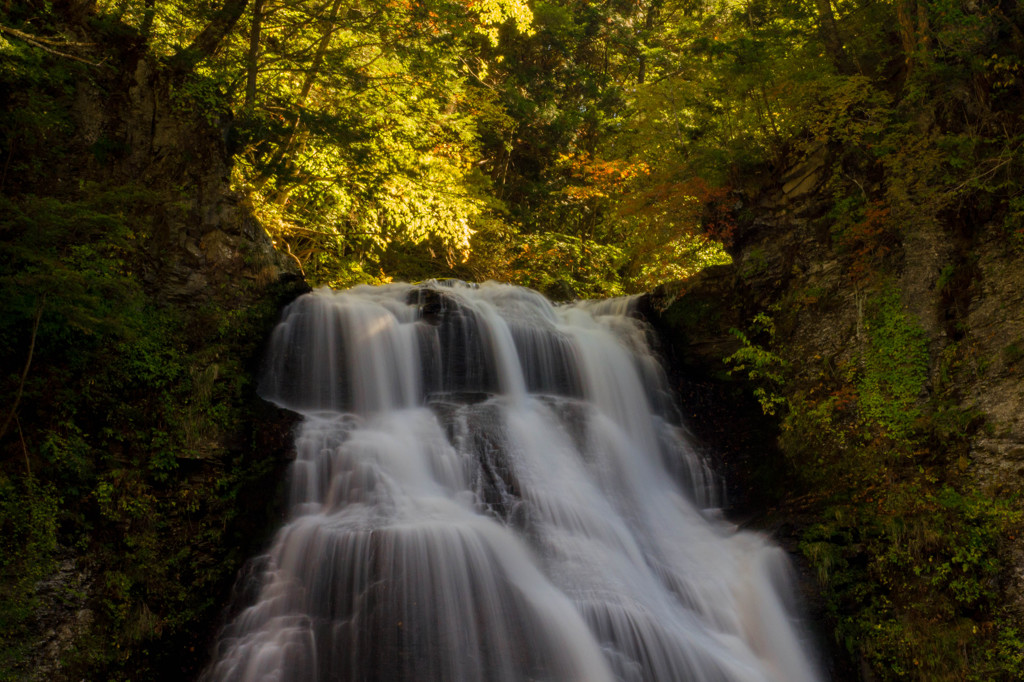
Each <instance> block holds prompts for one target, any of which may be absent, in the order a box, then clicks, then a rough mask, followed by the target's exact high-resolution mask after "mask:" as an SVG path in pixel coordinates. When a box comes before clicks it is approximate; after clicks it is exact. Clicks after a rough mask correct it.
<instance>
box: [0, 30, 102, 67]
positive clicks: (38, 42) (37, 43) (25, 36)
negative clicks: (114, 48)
mask: <svg viewBox="0 0 1024 682" xmlns="http://www.w3.org/2000/svg"><path fill="white" fill-rule="evenodd" d="M0 33H4V34H6V35H9V36H11V37H13V38H17V39H19V40H23V41H25V42H26V43H28V44H29V45H31V46H32V47H35V48H38V49H40V50H42V51H43V52H46V53H49V54H52V55H54V56H55V57H62V58H64V59H70V60H72V61H76V62H81V63H82V64H88V65H89V66H99V65H100V64H102V63H103V62H102V61H99V62H90V61H89V60H88V59H82V58H81V57H76V56H75V55H73V54H68V53H66V52H60V51H58V50H55V49H53V47H48V46H49V45H53V46H56V47H89V46H91V45H93V44H94V43H71V42H67V41H57V40H50V39H48V38H41V37H39V36H34V35H32V34H30V33H24V32H22V31H19V30H18V29H16V28H10V27H9V26H3V25H0Z"/></svg>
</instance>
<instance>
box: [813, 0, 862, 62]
mask: <svg viewBox="0 0 1024 682" xmlns="http://www.w3.org/2000/svg"><path fill="white" fill-rule="evenodd" d="M814 7H815V9H816V10H817V12H818V30H819V31H820V32H821V41H822V42H823V43H824V44H825V52H826V53H827V54H828V58H829V60H830V61H831V62H832V65H833V66H835V67H836V71H838V72H839V73H841V74H844V75H850V74H852V73H854V72H855V69H854V68H853V64H852V62H851V61H850V58H849V56H847V54H846V50H845V49H843V39H842V38H841V37H840V35H839V25H838V24H837V23H836V15H835V13H834V12H833V11H832V0H814Z"/></svg>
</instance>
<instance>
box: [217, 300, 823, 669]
mask: <svg viewBox="0 0 1024 682" xmlns="http://www.w3.org/2000/svg"><path fill="white" fill-rule="evenodd" d="M628 304H629V301H621V300H620V301H613V302H604V303H584V304H577V305H573V306H559V307H555V306H553V305H552V304H551V303H550V302H548V301H547V300H546V299H545V298H543V297H542V296H541V295H540V294H538V293H536V292H534V291H531V290H528V289H523V288H519V287H513V286H508V285H499V284H494V283H486V284H483V285H480V286H472V285H467V284H462V283H434V282H431V283H427V284H423V285H417V286H413V285H408V284H392V285H387V286H383V287H376V288H374V287H357V288H355V289H352V290H349V291H344V292H332V291H329V290H326V289H324V290H318V291H314V292H313V293H310V294H307V295H305V296H303V297H301V298H299V299H297V300H296V301H294V302H293V303H292V304H291V305H290V306H289V307H288V308H287V309H286V310H285V312H284V315H283V319H282V321H281V323H280V324H279V325H278V327H277V328H276V330H275V331H274V333H273V337H272V338H271V341H270V346H269V351H268V356H267V361H266V368H265V372H264V375H263V377H262V380H261V385H260V392H261V395H263V396H264V397H265V398H266V399H268V400H270V401H273V402H275V403H277V404H278V405H281V406H283V407H285V408H288V409H291V410H294V411H296V412H299V413H301V415H302V416H303V421H302V423H301V425H300V427H299V429H298V431H297V435H296V439H295V449H296V459H295V461H294V463H293V464H292V466H291V470H290V476H289V478H290V480H289V485H290V489H289V516H288V518H287V520H286V522H285V524H284V526H283V527H282V528H281V529H280V531H279V532H278V533H277V535H276V537H275V539H274V540H273V543H272V546H271V547H270V549H269V551H268V553H267V554H266V555H265V556H263V557H260V558H259V559H258V560H257V561H256V562H255V564H254V566H255V568H254V569H253V573H254V574H255V577H253V578H251V580H253V581H254V583H253V584H251V585H249V586H248V589H247V592H248V593H250V594H252V595H254V597H253V599H252V600H251V602H250V603H249V604H248V605H247V606H246V607H245V608H244V609H243V610H242V611H241V612H240V613H239V615H238V616H237V617H236V618H235V619H234V621H233V622H231V623H230V624H229V625H228V626H227V627H226V628H225V629H224V631H223V632H222V633H221V638H220V641H219V644H218V646H217V651H216V652H215V659H214V661H213V663H212V664H211V665H210V667H209V668H208V669H207V670H206V672H205V673H204V675H203V679H204V680H205V681H209V682H213V681H217V682H228V681H230V682H235V681H238V682H242V681H245V682H255V681H257V680H260V681H268V682H269V681H271V680H273V681H285V680H287V681H291V680H302V681H306V680H310V681H312V680H321V681H325V682H326V681H333V680H345V681H353V682H355V681H358V682H363V681H373V682H376V681H381V682H383V681H388V682H392V681H394V682H406V681H408V682H435V681H437V682H441V681H445V682H520V681H522V682H525V681H527V680H545V681H549V682H574V681H575V682H606V681H608V682H610V681H612V680H618V681H622V682H640V681H659V682H682V681H690V680H692V681H696V682H719V681H721V682H725V681H736V682H754V681H766V682H767V681H773V682H801V681H811V680H816V679H819V671H818V669H817V666H816V664H815V663H814V661H813V656H812V655H811V653H810V652H809V646H808V643H807V641H806V636H805V633H804V632H803V630H802V629H801V627H800V625H799V622H798V615H797V614H796V613H795V608H794V605H793V604H792V603H791V602H792V595H793V593H794V592H793V591H794V588H793V585H792V584H791V579H790V575H789V571H790V569H789V566H788V563H787V560H786V558H785V556H784V553H783V552H782V551H781V550H780V549H779V548H777V547H775V546H773V545H772V544H771V543H770V542H768V541H767V540H766V539H765V538H763V537H762V536H760V535H758V534H755V533H750V532H740V531H737V530H736V529H735V528H733V527H731V526H730V525H728V524H727V523H725V522H724V521H722V520H721V519H720V518H719V517H718V515H716V514H715V513H714V510H715V509H716V507H717V505H719V504H721V500H720V498H719V489H720V483H719V481H718V480H717V478H716V477H715V475H714V474H713V472H712V471H711V470H710V469H709V467H708V466H707V464H706V462H704V461H703V460H702V458H701V457H700V456H699V455H698V454H697V453H696V452H695V450H694V449H693V447H692V446H691V445H690V443H689V442H688V440H687V438H686V435H685V432H684V430H683V428H682V427H681V426H680V424H679V420H678V418H677V416H676V413H675V409H674V407H673V402H672V400H671V396H670V394H669V391H668V388H667V382H666V380H665V377H664V373H663V371H662V369H661V366H660V364H659V363H658V361H657V359H656V358H655V357H654V356H653V355H652V353H651V351H650V349H649V348H648V344H647V333H646V330H645V328H644V327H643V325H642V324H641V323H640V322H638V321H637V320H635V319H632V318H630V317H629V316H628V315H627V314H626V313H627V312H628Z"/></svg>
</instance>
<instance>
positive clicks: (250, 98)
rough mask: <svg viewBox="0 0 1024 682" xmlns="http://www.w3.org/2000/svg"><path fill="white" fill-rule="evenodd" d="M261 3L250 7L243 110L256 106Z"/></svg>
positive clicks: (262, 0) (257, 2)
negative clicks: (250, 20)
mask: <svg viewBox="0 0 1024 682" xmlns="http://www.w3.org/2000/svg"><path fill="white" fill-rule="evenodd" d="M263 2H264V0H254V2H253V5H252V29H251V30H250V31H249V54H248V57H247V59H246V65H245V66H246V74H245V110H246V111H252V108H253V106H255V104H256V75H257V73H258V71H259V53H260V29H261V28H262V26H263Z"/></svg>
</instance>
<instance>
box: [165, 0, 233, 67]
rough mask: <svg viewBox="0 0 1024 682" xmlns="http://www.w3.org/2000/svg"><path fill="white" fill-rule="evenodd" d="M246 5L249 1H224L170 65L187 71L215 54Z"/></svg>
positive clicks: (172, 59)
mask: <svg viewBox="0 0 1024 682" xmlns="http://www.w3.org/2000/svg"><path fill="white" fill-rule="evenodd" d="M248 4H249V0H225V2H224V5H223V6H222V7H221V8H220V10H218V11H217V14H216V15H215V16H214V17H213V20H212V21H210V23H208V24H207V25H206V27H205V28H204V29H203V30H202V31H201V32H200V33H199V35H197V36H196V38H195V40H193V41H192V43H191V44H190V45H189V46H188V47H186V48H183V49H181V50H179V51H178V53H177V54H175V55H174V57H172V58H171V65H172V66H173V67H174V68H176V69H178V70H180V71H188V70H189V69H191V68H192V67H194V66H195V65H196V64H198V63H199V62H201V61H202V60H204V59H206V58H207V57H209V56H210V55H212V54H213V53H214V52H216V51H217V48H218V47H220V44H221V42H223V40H224V38H225V37H226V36H227V35H228V34H229V33H231V30H232V29H233V28H234V27H235V24H236V23H238V19H239V17H241V16H242V12H244V11H245V8H246V6H247V5H248Z"/></svg>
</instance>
